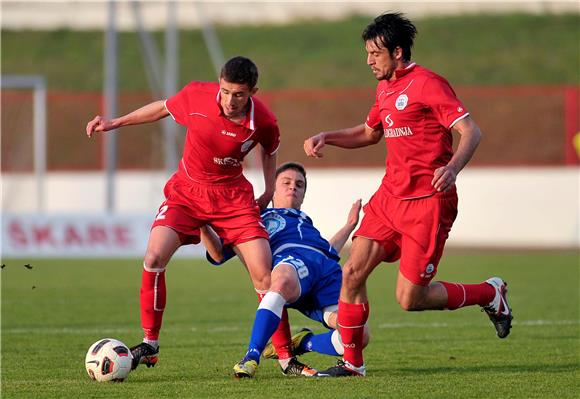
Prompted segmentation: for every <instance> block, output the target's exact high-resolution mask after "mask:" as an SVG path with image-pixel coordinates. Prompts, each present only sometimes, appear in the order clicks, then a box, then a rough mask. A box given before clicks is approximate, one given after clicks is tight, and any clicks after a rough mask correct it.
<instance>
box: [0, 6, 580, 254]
mask: <svg viewBox="0 0 580 399" xmlns="http://www.w3.org/2000/svg"><path fill="white" fill-rule="evenodd" d="M1 11H2V20H1V23H2V32H1V33H2V36H1V40H2V43H1V51H2V54H1V56H2V57H1V72H2V96H1V107H2V115H1V129H2V132H1V173H2V182H1V183H2V256H4V257H30V256H57V257H63V256H79V255H83V256H112V257H119V256H129V257H132V256H140V255H141V254H142V253H143V252H144V248H145V244H146V241H147V236H148V232H149V226H150V224H151V222H152V220H153V217H154V215H155V213H156V210H157V207H158V206H159V204H160V203H161V202H162V201H163V186H164V183H165V181H166V180H167V179H168V177H169V176H170V175H171V173H172V172H173V170H174V169H175V166H176V164H177V161H178V160H179V159H180V157H181V152H182V148H183V141H184V137H185V131H184V129H183V128H182V127H181V126H179V125H177V124H175V123H174V122H173V121H172V120H169V119H168V120H167V121H163V122H160V123H156V124H151V125H145V126H136V127H129V128H124V129H122V130H120V131H118V132H117V134H106V135H99V136H97V137H94V138H93V139H88V138H87V137H86V135H85V125H86V123H87V122H88V121H89V120H90V119H92V118H93V117H94V116H95V115H96V114H104V115H108V116H117V115H120V114H123V113H126V112H129V111H131V110H133V109H136V108H138V107H139V106H141V105H144V104H146V103H148V102H150V101H153V100H157V99H162V98H167V97H168V96H170V95H172V94H173V93H175V92H177V91H178V90H179V89H180V88H181V87H183V86H184V85H185V84H187V82H189V81H191V80H216V79H217V73H218V72H217V71H218V70H219V68H220V67H221V65H222V63H223V62H224V61H225V60H227V59H228V58H230V57H232V56H235V55H244V56H247V57H249V58H251V59H253V60H254V61H255V62H256V64H257V65H258V67H259V69H260V80H259V88H260V90H259V92H258V94H257V96H258V97H259V98H261V99H262V100H264V101H265V102H266V103H267V104H269V106H270V107H271V109H272V110H273V111H274V113H275V114H276V116H277V117H278V120H279V124H280V128H281V132H282V145H281V147H280V151H279V154H278V160H279V163H282V162H286V161H298V162H301V163H303V164H304V165H305V166H306V167H307V170H308V178H309V186H308V193H307V199H306V202H305V204H304V207H303V210H304V211H305V212H307V213H308V214H309V215H311V216H312V217H313V219H314V221H315V224H317V226H318V227H319V228H320V230H321V231H322V232H323V233H325V235H327V236H330V235H332V233H333V232H334V231H335V230H336V229H337V228H338V227H339V226H340V225H342V223H343V220H345V218H346V214H347V211H348V209H349V208H350V204H351V203H352V202H353V201H354V200H355V199H357V198H362V199H363V201H367V200H368V199H369V198H370V196H371V195H372V193H373V192H374V191H375V190H376V188H377V187H378V185H379V183H380V179H381V178H382V175H383V174H384V158H385V155H386V151H385V148H384V143H382V142H381V143H380V144H378V145H375V146H372V147H366V148H363V149H357V150H341V149H338V148H326V151H325V152H324V158H323V159H316V160H315V159H309V158H307V157H306V156H305V155H304V152H303V150H302V143H303V141H304V139H305V138H307V137H309V136H311V135H313V134H315V133H317V132H319V131H322V130H330V129H335V128H341V127H347V126H354V125H357V124H359V123H361V122H363V121H364V120H365V118H366V114H367V112H368V110H369V108H370V106H371V105H372V103H373V101H374V89H375V87H376V83H377V82H376V80H375V79H374V77H373V76H372V74H371V73H370V71H369V69H368V67H367V66H366V63H365V59H366V58H365V57H366V55H365V52H364V47H363V43H362V40H361V38H360V36H361V32H362V30H363V29H364V28H365V26H366V25H367V24H368V23H369V22H370V21H371V20H372V18H374V17H375V16H377V15H378V14H380V13H383V12H385V11H401V12H404V13H406V14H407V15H408V16H409V17H410V18H411V19H412V20H413V21H414V22H415V24H416V26H417V28H418V31H419V34H418V36H417V38H416V42H415V46H414V48H413V60H414V61H416V62H417V63H419V64H421V65H423V66H425V67H427V68H430V69H432V70H434V71H436V72H437V73H439V74H441V75H443V76H444V77H445V78H447V80H449V82H450V83H451V84H452V86H453V87H454V89H455V90H456V92H457V94H458V96H459V97H460V99H461V100H462V101H463V102H464V103H465V105H466V106H467V108H468V109H469V110H470V112H471V115H472V116H473V118H474V119H475V121H476V122H477V123H478V124H479V125H480V127H481V129H482V131H483V133H484V139H483V141H482V143H481V145H480V147H479V149H478V151H477V153H476V155H475V157H474V159H473V160H472V161H471V163H470V164H469V165H468V167H467V168H466V169H465V170H464V171H463V172H462V173H461V174H460V176H459V178H458V190H459V192H460V209H459V212H460V213H459V217H458V219H457V221H456V224H455V226H454V229H453V231H452V233H451V238H450V241H449V246H451V247H453V246H455V247H483V248H574V249H578V248H579V247H580V239H579V236H580V234H579V226H580V216H579V185H580V168H579V163H580V162H579V153H580V136H579V132H580V121H579V119H580V105H579V92H580V91H579V90H580V52H579V49H580V6H579V4H578V2H576V1H514V2H505V1H502V2H499V1H498V2H496V1H485V2H479V1H462V2H445V1H442V2H421V1H417V2H356V1H355V2H244V1H235V2H234V1H231V2H195V1H189V2H185V1H184V2H181V1H165V2H161V1H142V2H141V1H118V2H106V1H104V2H90V1H59V2H50V1H42V2H40V1H38V2H37V1H2V3H1ZM457 141H458V138H457V137H456V138H455V142H457ZM257 167H258V165H257V160H256V158H254V157H250V159H248V160H247V165H246V175H247V176H248V178H249V179H250V180H251V181H252V182H253V183H254V187H255V191H256V193H260V192H261V190H262V188H263V183H262V181H261V176H260V173H259V172H257V170H256V168H257ZM180 253H181V254H182V255H199V254H200V248H197V249H196V248H193V247H192V248H187V249H185V250H183V251H181V252H180Z"/></svg>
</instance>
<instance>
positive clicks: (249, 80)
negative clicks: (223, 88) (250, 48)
mask: <svg viewBox="0 0 580 399" xmlns="http://www.w3.org/2000/svg"><path fill="white" fill-rule="evenodd" d="M220 79H224V80H225V81H226V82H230V83H238V84H246V85H248V87H249V88H250V89H253V88H254V87H256V84H257V83H258V67H257V66H256V64H254V63H253V62H252V60H250V59H249V58H246V57H242V56H237V57H234V58H231V59H230V60H228V62H226V63H225V64H224V66H223V67H222V70H221V72H220Z"/></svg>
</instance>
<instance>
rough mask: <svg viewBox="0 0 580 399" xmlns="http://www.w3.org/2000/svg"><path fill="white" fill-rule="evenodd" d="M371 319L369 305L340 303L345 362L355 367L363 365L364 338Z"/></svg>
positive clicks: (339, 316) (339, 318)
mask: <svg viewBox="0 0 580 399" xmlns="http://www.w3.org/2000/svg"><path fill="white" fill-rule="evenodd" d="M368 318H369V304H368V302H367V303H354V304H353V303H346V302H342V301H341V300H339V301H338V326H339V329H340V336H341V338H342V346H343V347H344V360H346V361H347V362H349V363H350V364H352V365H353V366H355V367H360V366H362V365H363V363H364V360H363V354H362V350H363V345H362V342H363V336H364V327H365V323H366V322H367V320H368Z"/></svg>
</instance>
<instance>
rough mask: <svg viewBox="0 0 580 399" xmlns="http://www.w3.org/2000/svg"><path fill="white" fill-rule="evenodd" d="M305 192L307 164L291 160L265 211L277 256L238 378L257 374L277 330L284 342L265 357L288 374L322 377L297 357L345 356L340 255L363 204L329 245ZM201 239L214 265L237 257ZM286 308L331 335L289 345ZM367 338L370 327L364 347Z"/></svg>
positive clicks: (303, 336)
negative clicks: (307, 204)
mask: <svg viewBox="0 0 580 399" xmlns="http://www.w3.org/2000/svg"><path fill="white" fill-rule="evenodd" d="M305 193H306V171H305V170H304V167H303V166H302V165H300V164H297V163H292V162H289V163H286V164H283V165H282V166H280V167H279V168H278V169H277V170H276V185H275V190H274V196H273V199H272V201H273V206H274V207H273V208H268V209H265V210H264V211H263V212H262V219H263V221H264V224H265V226H266V229H267V230H268V234H269V236H270V248H271V250H272V258H273V259H272V263H273V268H272V276H271V285H270V289H269V290H268V292H267V293H266V295H265V296H264V298H263V299H262V301H261V303H260V305H259V307H258V310H257V312H256V319H255V321H254V326H253V329H252V336H251V338H250V344H249V346H248V351H247V352H246V355H245V356H244V358H243V359H242V360H241V361H240V362H238V363H237V364H236V365H235V366H234V375H235V376H236V377H238V378H244V377H253V376H254V374H255V373H256V369H257V367H258V364H259V362H260V355H261V354H262V352H264V349H265V347H266V345H267V343H268V340H269V339H270V337H272V334H274V332H275V331H276V330H277V329H278V331H276V334H277V335H278V336H280V335H281V336H282V339H280V338H278V339H274V338H275V337H274V338H273V339H272V341H273V346H272V344H270V345H269V348H268V350H267V351H265V352H264V357H269V358H278V361H279V363H280V367H281V368H282V372H283V373H284V374H286V375H303V376H316V375H317V371H316V370H314V369H312V368H310V367H308V366H307V365H305V364H303V363H301V362H299V361H298V360H297V359H296V357H295V356H297V355H300V354H303V353H306V352H311V351H312V352H319V353H323V354H328V355H333V356H340V355H341V354H343V351H344V349H343V346H342V341H341V339H340V335H339V332H338V329H337V322H336V320H337V318H336V311H337V308H338V297H339V294H340V284H341V281H342V269H341V267H340V264H339V263H338V261H339V260H340V258H339V256H338V252H339V251H340V250H341V249H342V247H343V246H344V244H345V243H346V241H347V240H348V237H349V235H350V233H352V231H353V230H354V228H355V227H356V225H357V224H358V219H359V212H360V209H361V201H360V200H357V201H356V202H355V203H354V204H353V206H352V208H351V210H350V212H349V214H348V218H347V223H346V224H345V225H344V226H343V227H342V228H341V229H340V230H339V231H338V232H337V233H336V234H335V235H334V236H333V237H332V238H331V239H330V241H327V240H325V239H324V238H322V236H321V235H320V232H319V231H318V230H317V229H316V228H315V227H314V225H313V223H312V219H310V217H308V216H307V215H306V214H305V213H304V212H302V211H301V210H300V207H301V206H302V202H303V201H304V194H305ZM201 238H202V241H203V243H204V245H205V246H206V248H207V251H208V259H209V260H210V261H212V263H215V264H221V263H223V262H225V261H226V260H227V259H229V258H231V257H233V256H234V253H233V251H232V250H231V249H230V248H228V247H222V245H221V241H220V239H219V237H217V235H215V233H213V231H212V230H211V229H210V228H203V229H202V235H201ZM285 307H289V308H294V309H297V310H298V311H300V312H302V313H303V314H304V315H305V316H307V317H309V318H311V319H312V320H315V321H318V322H320V323H322V324H323V325H324V326H325V327H327V328H329V329H330V331H328V332H326V333H323V334H313V333H312V332H311V331H310V330H308V329H304V330H302V331H300V332H299V333H298V334H297V335H295V336H294V337H292V342H291V345H290V327H289V325H288V322H287V316H286V314H285V312H286V309H285ZM281 320H282V322H281ZM279 325H280V328H278V326H279ZM284 337H286V338H287V340H286V342H284ZM368 337H369V335H368V329H365V339H364V345H365V346H366V344H367V343H368ZM288 347H290V350H287V349H288Z"/></svg>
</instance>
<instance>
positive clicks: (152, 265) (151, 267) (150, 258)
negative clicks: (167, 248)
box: [143, 251, 168, 272]
mask: <svg viewBox="0 0 580 399" xmlns="http://www.w3.org/2000/svg"><path fill="white" fill-rule="evenodd" d="M167 263H168V259H166V257H164V256H161V254H159V253H157V252H154V251H147V253H146V254H145V258H144V259H143V268H144V269H145V270H147V271H149V272H162V271H164V270H165V267H166V266H167Z"/></svg>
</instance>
